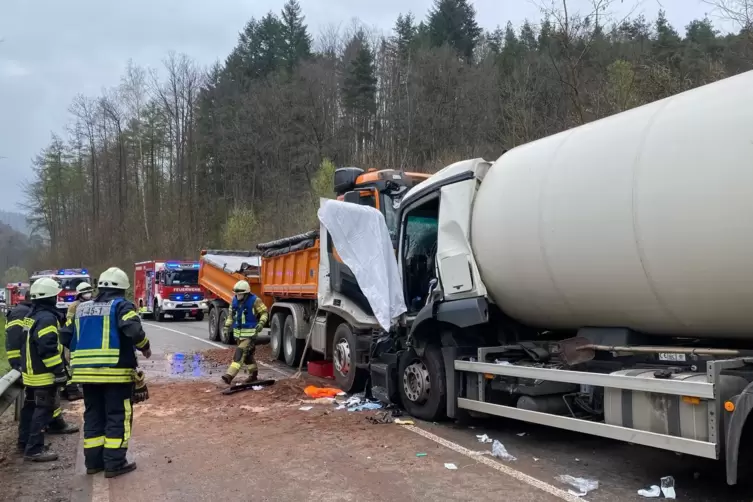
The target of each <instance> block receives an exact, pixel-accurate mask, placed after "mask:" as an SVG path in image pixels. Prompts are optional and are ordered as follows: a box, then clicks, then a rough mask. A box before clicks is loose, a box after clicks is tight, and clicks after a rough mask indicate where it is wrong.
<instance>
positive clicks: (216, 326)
mask: <svg viewBox="0 0 753 502" xmlns="http://www.w3.org/2000/svg"><path fill="white" fill-rule="evenodd" d="M217 310H219V309H218V308H217V307H213V308H211V309H210V310H209V339H210V340H212V341H214V342H218V341H220V320H219V316H218V315H217Z"/></svg>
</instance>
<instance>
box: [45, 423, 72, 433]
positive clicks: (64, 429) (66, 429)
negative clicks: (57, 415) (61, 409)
mask: <svg viewBox="0 0 753 502" xmlns="http://www.w3.org/2000/svg"><path fill="white" fill-rule="evenodd" d="M78 431H79V428H78V425H73V424H69V423H68V422H63V424H62V425H60V426H55V427H54V426H53V425H52V424H50V426H49V427H47V434H75V433H77V432H78Z"/></svg>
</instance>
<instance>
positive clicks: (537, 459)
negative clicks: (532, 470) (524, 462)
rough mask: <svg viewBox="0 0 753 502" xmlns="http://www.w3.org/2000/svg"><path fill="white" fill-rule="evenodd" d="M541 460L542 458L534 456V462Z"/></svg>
mask: <svg viewBox="0 0 753 502" xmlns="http://www.w3.org/2000/svg"><path fill="white" fill-rule="evenodd" d="M539 460H541V459H540V458H536V457H533V461H534V462H538V461H539Z"/></svg>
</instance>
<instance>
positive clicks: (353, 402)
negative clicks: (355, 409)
mask: <svg viewBox="0 0 753 502" xmlns="http://www.w3.org/2000/svg"><path fill="white" fill-rule="evenodd" d="M361 401H363V398H361V397H360V396H350V397H349V398H348V400H347V401H345V403H343V404H345V406H346V407H348V408H350V407H351V406H358V405H359V404H361Z"/></svg>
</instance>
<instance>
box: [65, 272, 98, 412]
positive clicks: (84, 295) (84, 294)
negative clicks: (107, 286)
mask: <svg viewBox="0 0 753 502" xmlns="http://www.w3.org/2000/svg"><path fill="white" fill-rule="evenodd" d="M93 293H94V288H93V287H92V286H91V284H89V283H88V282H81V283H79V285H78V286H76V299H75V300H74V301H73V303H71V304H70V305H69V306H68V312H67V313H66V315H65V325H66V327H70V326H71V324H73V321H74V318H75V317H76V308H77V307H78V306H79V304H80V303H81V302H88V301H89V300H91V299H92V294H93ZM64 345H65V344H64ZM63 359H64V360H65V363H66V365H67V366H68V367H70V364H71V352H70V350H69V349H68V346H65V347H64V348H63ZM60 394H61V395H62V396H63V398H64V399H67V400H68V401H78V400H79V399H82V398H83V397H84V395H83V394H82V393H81V388H80V387H79V386H78V385H76V384H75V383H71V382H68V386H67V387H66V388H65V389H63V391H62V392H61V393H60Z"/></svg>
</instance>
